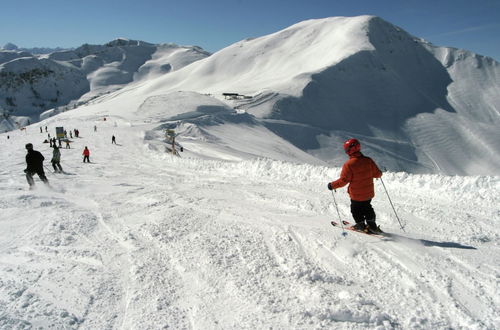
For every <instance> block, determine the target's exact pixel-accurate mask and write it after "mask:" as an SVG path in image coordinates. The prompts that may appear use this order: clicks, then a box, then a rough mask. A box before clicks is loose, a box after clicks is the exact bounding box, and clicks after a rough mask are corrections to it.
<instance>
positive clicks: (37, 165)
mask: <svg viewBox="0 0 500 330" xmlns="http://www.w3.org/2000/svg"><path fill="white" fill-rule="evenodd" d="M26 150H27V151H28V154H27V155H26V165H27V166H26V169H25V170H24V173H26V180H28V184H29V185H30V189H32V188H33V187H34V185H35V180H33V175H34V174H35V173H36V174H38V176H39V177H40V180H42V181H43V182H44V183H45V184H48V183H49V180H47V177H46V176H45V172H44V171H43V161H44V160H45V157H43V155H42V154H41V153H40V152H39V151H36V150H33V144H31V143H28V144H26Z"/></svg>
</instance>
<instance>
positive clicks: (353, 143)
mask: <svg viewBox="0 0 500 330" xmlns="http://www.w3.org/2000/svg"><path fill="white" fill-rule="evenodd" d="M360 150H361V144H360V143H359V141H358V140H356V139H349V140H347V141H345V142H344V151H345V153H346V154H348V155H349V156H350V155H352V154H354V153H356V152H359V151H360Z"/></svg>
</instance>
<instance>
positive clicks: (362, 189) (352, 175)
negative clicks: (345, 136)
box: [328, 139, 382, 233]
mask: <svg viewBox="0 0 500 330" xmlns="http://www.w3.org/2000/svg"><path fill="white" fill-rule="evenodd" d="M344 151H345V152H346V154H347V155H349V160H348V161H346V162H345V163H344V165H343V166H342V171H341V173H340V178H339V179H337V180H335V181H332V182H330V183H328V189H329V190H333V189H337V188H341V187H343V186H345V185H346V184H349V186H348V188H347V192H348V193H349V196H350V198H351V213H352V217H353V218H354V220H355V221H356V224H355V225H354V228H355V229H356V230H360V231H365V232H373V233H381V232H382V231H381V230H380V227H379V226H377V223H376V222H375V218H376V215H375V211H374V210H373V207H372V205H371V200H372V198H373V197H374V196H375V189H374V186H373V179H374V178H380V177H382V172H381V171H380V169H379V168H378V167H377V164H375V162H374V161H373V160H372V159H371V158H369V157H366V156H364V155H363V154H362V153H361V144H360V143H359V141H358V140H356V139H349V140H347V141H345V142H344ZM365 221H366V223H365Z"/></svg>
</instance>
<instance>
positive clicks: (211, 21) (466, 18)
mask: <svg viewBox="0 0 500 330" xmlns="http://www.w3.org/2000/svg"><path fill="white" fill-rule="evenodd" d="M0 8H1V11H0V45H4V44H6V43H7V42H12V43H14V44H16V45H18V46H19V47H56V46H60V47H77V46H80V45H81V44H84V43H90V44H103V43H106V42H108V41H111V40H113V39H116V38H118V37H124V38H129V39H138V40H143V41H147V42H152V43H167V42H173V43H176V44H179V45H198V46H200V47H202V48H204V49H206V50H208V51H210V52H215V51H217V50H219V49H222V48H224V47H226V46H228V45H230V44H232V43H234V42H237V41H239V40H242V39H245V38H249V37H259V36H263V35H266V34H269V33H273V32H276V31H278V30H281V29H283V28H285V27H287V26H290V25H292V24H295V23H297V22H300V21H303V20H306V19H312V18H324V17H331V16H357V15H365V14H369V15H376V16H380V17H382V18H383V19H385V20H387V21H389V22H390V23H393V24H395V25H397V26H399V27H401V28H403V29H404V30H406V31H407V32H409V33H410V34H413V35H415V36H417V37H421V38H424V39H426V40H428V41H430V42H432V43H434V44H436V45H438V46H451V47H456V48H463V49H467V50H471V51H473V52H476V53H479V54H481V55H486V56H491V57H493V58H495V59H496V60H497V61H500V0H475V1H473V0H467V1H465V0H433V1H429V0H399V1H395V0H387V1H384V0H362V1H356V0H348V1H344V0H304V1H298V0H287V1H285V0H267V1H266V0H231V1H229V0H212V1H209V0H206V1H201V0H176V1H171V0H164V1H160V0H134V1H132V0H120V1H118V0H86V1H72V0H45V1H40V0H25V1H13V0H0Z"/></svg>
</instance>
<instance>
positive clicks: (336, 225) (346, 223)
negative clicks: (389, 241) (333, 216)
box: [330, 221, 389, 238]
mask: <svg viewBox="0 0 500 330" xmlns="http://www.w3.org/2000/svg"><path fill="white" fill-rule="evenodd" d="M330 223H331V224H332V226H334V227H338V228H341V225H340V224H339V223H338V222H335V221H331V222H330ZM342 224H343V225H344V229H345V230H350V231H354V232H356V233H360V234H365V235H368V236H373V237H378V238H384V237H387V236H389V235H387V234H386V233H380V234H375V233H370V232H368V233H367V232H365V231H360V230H356V229H354V228H353V225H352V224H351V223H350V222H348V221H342Z"/></svg>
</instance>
